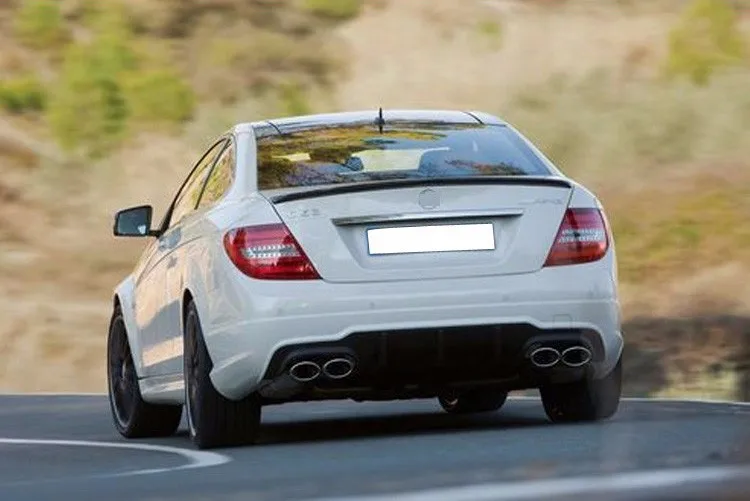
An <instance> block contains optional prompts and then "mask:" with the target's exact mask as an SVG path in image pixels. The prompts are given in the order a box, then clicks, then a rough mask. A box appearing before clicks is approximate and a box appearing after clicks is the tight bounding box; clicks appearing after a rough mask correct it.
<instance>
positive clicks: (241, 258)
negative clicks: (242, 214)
mask: <svg viewBox="0 0 750 501" xmlns="http://www.w3.org/2000/svg"><path fill="white" fill-rule="evenodd" d="M224 249H225V250H226V252H227V255H228V256H229V259H230V260H231V261H232V263H234V265H235V266H236V267H237V268H238V269H239V270H240V271H241V272H242V273H244V274H246V275H248V276H249V277H252V278H258V279H265V280H313V279H318V278H320V276H319V275H318V272H317V271H316V270H315V268H314V267H313V265H312V263H311V262H310V260H309V259H308V257H307V256H306V255H305V253H304V251H303V250H302V248H301V247H300V245H299V243H297V240H296V239H295V238H294V236H292V234H291V233H290V232H289V229H288V228H287V227H286V226H285V225H284V224H267V225H260V226H245V227H242V228H235V229H233V230H231V231H229V232H228V233H227V234H226V235H224Z"/></svg>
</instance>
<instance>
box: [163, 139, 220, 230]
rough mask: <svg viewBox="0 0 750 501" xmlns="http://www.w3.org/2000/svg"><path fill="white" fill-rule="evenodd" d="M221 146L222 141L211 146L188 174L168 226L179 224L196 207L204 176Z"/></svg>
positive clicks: (204, 179)
mask: <svg viewBox="0 0 750 501" xmlns="http://www.w3.org/2000/svg"><path fill="white" fill-rule="evenodd" d="M223 146H224V141H222V142H219V143H217V144H215V145H214V146H212V147H211V148H210V149H209V150H208V151H207V152H206V154H205V155H204V156H203V158H202V159H201V160H200V162H199V163H198V165H197V166H196V168H195V170H193V172H192V173H191V174H190V177H189V178H188V180H187V182H186V183H185V186H184V187H183V188H182V190H181V191H180V194H179V195H178V197H177V201H176V202H175V205H174V210H173V211H172V217H171V219H170V222H169V223H170V226H172V225H175V224H177V223H179V222H180V221H181V220H182V218H183V217H185V216H186V215H187V214H189V213H190V212H192V211H193V210H195V208H196V206H197V205H198V197H199V196H200V194H201V190H202V189H203V183H205V181H206V176H207V175H208V173H209V172H210V169H211V166H212V165H213V162H214V160H215V159H216V155H218V154H219V152H220V151H221V149H222V148H223Z"/></svg>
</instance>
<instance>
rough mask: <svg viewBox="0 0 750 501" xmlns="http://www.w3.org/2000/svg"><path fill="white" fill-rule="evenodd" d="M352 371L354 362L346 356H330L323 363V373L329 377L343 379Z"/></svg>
mask: <svg viewBox="0 0 750 501" xmlns="http://www.w3.org/2000/svg"><path fill="white" fill-rule="evenodd" d="M352 372H354V362H353V361H352V360H350V359H348V358H332V359H330V360H329V361H327V362H326V363H325V364H323V374H325V376H326V377H328V378H329V379H344V378H345V377H348V376H349V375H350V374H351V373H352Z"/></svg>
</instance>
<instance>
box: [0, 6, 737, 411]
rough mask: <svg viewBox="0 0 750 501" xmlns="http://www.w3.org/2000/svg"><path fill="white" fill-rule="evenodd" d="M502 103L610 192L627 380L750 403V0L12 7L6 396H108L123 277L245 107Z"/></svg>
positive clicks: (4, 145)
mask: <svg viewBox="0 0 750 501" xmlns="http://www.w3.org/2000/svg"><path fill="white" fill-rule="evenodd" d="M379 106H383V107H385V108H396V107H399V108H421V107H425V108H459V109H470V110H482V111H487V112H490V113H493V114H497V115H499V116H501V117H503V118H505V119H506V120H508V121H510V122H511V123H513V124H514V125H516V126H517V127H518V128H519V129H520V130H521V131H522V132H523V133H524V134H526V135H527V136H528V137H529V138H530V139H531V140H533V141H534V142H535V143H537V144H538V145H539V146H540V147H542V149H543V150H544V151H545V152H546V153H547V154H548V155H549V156H550V157H551V159H552V160H553V161H555V162H556V163H557V164H558V165H559V166H560V167H561V168H562V169H563V170H564V171H565V172H566V173H567V174H569V175H571V176H573V177H575V178H576V179H578V180H580V181H582V182H583V183H585V184H586V185H587V186H589V187H591V188H592V189H593V190H594V191H595V192H596V194H597V195H599V197H600V198H601V200H602V202H603V203H604V205H605V207H606V208H607V210H608V212H609V215H610V218H611V222H612V225H613V228H614V233H615V239H616V243H617V246H618V247H617V249H618V258H619V263H620V281H621V287H622V289H621V292H622V303H623V315H624V318H623V321H624V331H625V336H626V343H627V349H626V355H625V356H626V358H625V378H626V381H625V393H626V394H627V395H630V396H670V397H674V396H687V397H701V398H715V399H742V400H750V376H748V374H750V348H748V346H750V223H748V218H749V217H750V1H748V0H734V1H731V0H486V1H480V0H127V1H126V0H106V1H103V0H0V299H1V300H0V391H84V392H88V391H93V392H100V391H105V389H106V378H105V376H106V374H105V365H104V360H105V340H106V330H107V324H108V320H109V315H110V313H111V293H112V289H113V288H114V286H115V285H116V284H117V283H118V282H119V281H120V280H121V279H122V278H123V277H124V276H125V275H126V274H127V273H129V272H130V271H131V269H132V267H133V264H134V262H135V259H136V258H137V256H138V254H139V253H140V251H141V250H142V248H143V245H144V242H143V241H133V240H127V239H123V240H116V239H115V238H114V237H112V232H111V228H112V216H113V213H114V212H115V211H116V210H117V209H119V208H122V207H125V206H130V205H137V204H141V203H151V204H153V205H154V206H155V208H156V212H157V213H156V215H155V217H156V218H159V219H160V218H161V216H162V214H163V212H164V209H165V207H166V205H167V204H168V202H169V200H170V198H171V196H172V195H173V193H174V192H175V191H176V190H177V188H178V186H179V184H180V182H181V181H182V179H183V178H184V176H185V175H186V174H187V172H188V171H189V169H190V168H191V167H192V164H193V163H194V162H195V161H196V160H197V158H198V155H199V154H200V153H201V152H202V151H203V150H204V148H205V147H206V146H207V145H208V142H209V141H210V140H211V139H212V138H214V137H215V136H217V135H218V134H220V133H221V132H223V131H224V130H225V129H226V128H228V127H230V126H231V125H232V124H234V123H235V122H239V121H251V120H259V119H264V118H270V117H274V116H283V115H295V114H303V113H313V112H326V111H338V110H345V109H377V107H379Z"/></svg>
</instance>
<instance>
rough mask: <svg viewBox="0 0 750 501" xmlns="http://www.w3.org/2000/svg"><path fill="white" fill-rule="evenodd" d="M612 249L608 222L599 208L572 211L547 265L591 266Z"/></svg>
mask: <svg viewBox="0 0 750 501" xmlns="http://www.w3.org/2000/svg"><path fill="white" fill-rule="evenodd" d="M608 247H609V236H608V229H607V223H606V221H605V219H604V215H603V214H602V213H601V212H600V211H599V210H598V209H568V210H567V211H566V212H565V216H564V217H563V220H562V223H561V224H560V229H559V230H558V232H557V236H556V237H555V243H554V244H552V249H551V250H550V253H549V256H547V262H546V263H544V266H559V265H564V264H581V263H590V262H592V261H596V260H598V259H601V258H602V257H604V255H605V254H606V253H607V248H608Z"/></svg>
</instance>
